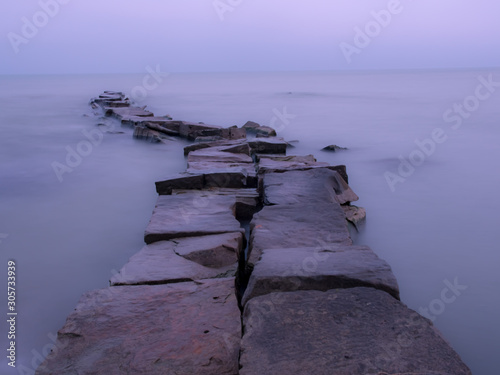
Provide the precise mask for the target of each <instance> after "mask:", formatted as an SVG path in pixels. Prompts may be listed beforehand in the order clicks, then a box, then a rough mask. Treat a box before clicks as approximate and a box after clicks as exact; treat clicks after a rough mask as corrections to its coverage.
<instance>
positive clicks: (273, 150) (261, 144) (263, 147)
mask: <svg viewBox="0 0 500 375" xmlns="http://www.w3.org/2000/svg"><path fill="white" fill-rule="evenodd" d="M248 145H249V146H250V149H251V150H252V152H253V153H255V154H286V148H287V146H288V143H286V142H285V141H284V140H283V139H282V138H274V137H271V138H256V139H252V140H249V141H248Z"/></svg>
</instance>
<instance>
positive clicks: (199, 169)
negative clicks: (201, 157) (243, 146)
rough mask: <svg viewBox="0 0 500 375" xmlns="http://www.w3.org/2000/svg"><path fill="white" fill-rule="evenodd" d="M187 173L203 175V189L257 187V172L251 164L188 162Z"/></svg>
mask: <svg viewBox="0 0 500 375" xmlns="http://www.w3.org/2000/svg"><path fill="white" fill-rule="evenodd" d="M187 172H188V173H191V174H200V173H204V176H205V180H204V181H205V182H204V186H205V187H227V188H244V187H256V186H257V172H256V171H255V168H254V164H252V163H218V162H205V161H200V162H189V163H188V168H187Z"/></svg>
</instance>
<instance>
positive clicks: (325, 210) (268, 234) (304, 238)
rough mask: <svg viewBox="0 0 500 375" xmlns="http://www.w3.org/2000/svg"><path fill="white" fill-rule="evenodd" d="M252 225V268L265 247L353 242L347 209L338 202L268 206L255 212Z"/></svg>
mask: <svg viewBox="0 0 500 375" xmlns="http://www.w3.org/2000/svg"><path fill="white" fill-rule="evenodd" d="M250 228H251V234H250V241H251V242H250V249H249V254H248V263H249V265H250V267H251V266H252V265H254V264H255V263H256V262H257V260H258V259H259V257H260V256H261V254H262V252H263V251H264V250H265V249H283V248H295V247H316V246H318V245H321V244H324V243H339V244H343V245H352V240H351V238H350V235H349V231H348V229H347V222H346V220H345V215H344V211H343V210H342V208H340V205H339V204H338V203H335V202H331V203H329V202H321V203H310V204H291V205H277V206H266V207H264V208H263V209H262V210H261V211H259V212H258V213H256V214H255V215H254V217H253V220H252V222H251V223H250Z"/></svg>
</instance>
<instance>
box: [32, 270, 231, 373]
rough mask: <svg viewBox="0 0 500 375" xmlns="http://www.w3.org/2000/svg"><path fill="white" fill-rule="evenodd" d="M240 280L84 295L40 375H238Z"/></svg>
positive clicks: (113, 289)
mask: <svg viewBox="0 0 500 375" xmlns="http://www.w3.org/2000/svg"><path fill="white" fill-rule="evenodd" d="M240 338H241V323H240V311H239V309H238V304H237V301H236V298H235V290H234V279H233V278H231V279H215V280H203V281H201V282H200V281H199V282H196V283H194V282H186V283H179V284H168V285H155V286H149V285H147V286H115V287H110V288H106V289H101V290H96V291H92V292H87V293H85V294H84V295H83V296H82V298H81V299H80V301H79V303H78V305H77V306H76V309H75V310H74V311H73V312H72V313H71V314H70V315H69V317H68V318H67V320H66V324H65V325H64V327H63V328H62V329H61V330H60V331H59V332H58V339H57V343H56V348H58V350H55V351H53V353H52V354H50V355H49V356H48V358H47V359H46V361H45V362H44V363H43V364H42V365H41V366H40V367H39V368H38V370H37V372H36V375H49V374H51V375H54V374H58V375H62V374H107V375H108V374H109V375H127V374H128V375H132V374H134V375H164V374H176V375H234V374H237V373H238V353H239V341H240Z"/></svg>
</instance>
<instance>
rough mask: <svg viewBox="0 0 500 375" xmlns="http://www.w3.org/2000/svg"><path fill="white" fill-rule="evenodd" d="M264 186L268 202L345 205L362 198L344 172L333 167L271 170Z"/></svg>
mask: <svg viewBox="0 0 500 375" xmlns="http://www.w3.org/2000/svg"><path fill="white" fill-rule="evenodd" d="M263 187H264V203H265V204H297V203H307V202H311V203H312V202H315V203H321V202H332V201H335V202H338V203H340V204H345V203H347V202H353V201H356V200H358V199H359V198H358V196H357V195H356V194H355V193H354V192H353V191H352V189H351V188H350V187H349V185H347V183H346V182H345V181H344V179H343V178H342V177H341V176H340V174H339V173H337V172H336V171H332V170H330V169H329V168H314V169H309V170H304V171H286V172H283V173H267V174H265V175H264V178H263Z"/></svg>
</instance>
